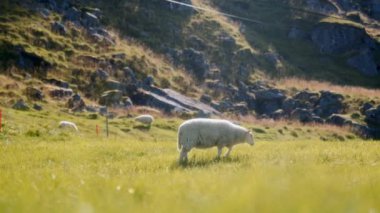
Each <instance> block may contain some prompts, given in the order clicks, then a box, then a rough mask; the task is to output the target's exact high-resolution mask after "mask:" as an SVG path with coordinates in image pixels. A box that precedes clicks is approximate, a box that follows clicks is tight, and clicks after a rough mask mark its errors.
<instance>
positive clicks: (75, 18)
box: [63, 7, 81, 24]
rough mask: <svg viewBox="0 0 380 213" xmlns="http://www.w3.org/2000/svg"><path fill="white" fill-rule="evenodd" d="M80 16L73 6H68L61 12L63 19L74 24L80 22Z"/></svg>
mask: <svg viewBox="0 0 380 213" xmlns="http://www.w3.org/2000/svg"><path fill="white" fill-rule="evenodd" d="M80 18H81V12H80V11H79V10H78V9H76V8H75V7H71V8H69V9H68V10H66V11H65V12H64V14H63V20H65V21H71V22H73V23H76V24H78V23H79V22H80Z"/></svg>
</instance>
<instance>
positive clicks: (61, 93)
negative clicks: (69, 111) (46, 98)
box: [49, 87, 73, 99]
mask: <svg viewBox="0 0 380 213" xmlns="http://www.w3.org/2000/svg"><path fill="white" fill-rule="evenodd" d="M49 95H50V96H51V97H53V98H58V99H59V98H64V97H70V96H72V95H73V90H72V89H65V88H59V87H52V88H50V89H49Z"/></svg>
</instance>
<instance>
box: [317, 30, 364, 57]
mask: <svg viewBox="0 0 380 213" xmlns="http://www.w3.org/2000/svg"><path fill="white" fill-rule="evenodd" d="M311 38H312V41H313V42H314V43H315V44H316V45H317V46H318V47H319V50H320V52H321V53H323V54H332V53H344V52H346V51H349V50H353V49H357V48H359V47H360V46H361V45H362V44H363V41H364V40H366V39H369V38H368V35H367V34H366V33H365V32H364V30H362V29H359V28H356V27H352V26H348V25H337V24H321V25H319V26H318V27H317V28H315V29H314V30H313V32H312V34H311Z"/></svg>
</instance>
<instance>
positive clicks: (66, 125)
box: [59, 121, 79, 132]
mask: <svg viewBox="0 0 380 213" xmlns="http://www.w3.org/2000/svg"><path fill="white" fill-rule="evenodd" d="M59 128H73V129H75V131H77V132H79V130H78V127H77V125H76V124H75V123H73V122H70V121H61V122H59Z"/></svg>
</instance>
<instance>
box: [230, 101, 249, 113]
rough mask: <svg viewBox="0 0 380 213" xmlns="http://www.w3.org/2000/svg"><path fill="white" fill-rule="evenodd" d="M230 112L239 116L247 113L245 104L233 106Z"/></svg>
mask: <svg viewBox="0 0 380 213" xmlns="http://www.w3.org/2000/svg"><path fill="white" fill-rule="evenodd" d="M232 110H233V112H235V113H236V114H240V115H248V112H249V110H248V107H247V103H244V102H242V103H237V104H234V105H233V107H232Z"/></svg>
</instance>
